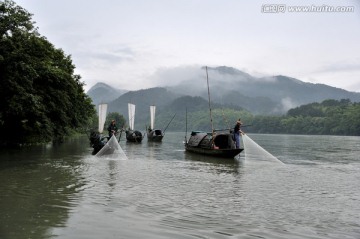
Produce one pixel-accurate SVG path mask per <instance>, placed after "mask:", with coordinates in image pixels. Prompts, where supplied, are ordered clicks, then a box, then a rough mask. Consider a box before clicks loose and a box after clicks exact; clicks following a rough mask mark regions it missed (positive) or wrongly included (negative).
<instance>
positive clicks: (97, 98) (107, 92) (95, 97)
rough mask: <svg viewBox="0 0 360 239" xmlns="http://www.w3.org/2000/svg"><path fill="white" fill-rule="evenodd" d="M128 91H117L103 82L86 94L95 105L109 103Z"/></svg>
mask: <svg viewBox="0 0 360 239" xmlns="http://www.w3.org/2000/svg"><path fill="white" fill-rule="evenodd" d="M126 92H127V90H120V89H116V88H114V87H112V86H109V85H108V84H105V83H103V82H99V83H96V84H95V85H94V86H93V87H91V88H90V89H89V90H88V92H87V93H86V94H87V95H88V96H90V98H91V99H92V101H93V104H95V105H98V104H100V103H109V102H111V101H113V100H115V99H116V98H118V97H119V96H120V95H122V94H124V93H126Z"/></svg>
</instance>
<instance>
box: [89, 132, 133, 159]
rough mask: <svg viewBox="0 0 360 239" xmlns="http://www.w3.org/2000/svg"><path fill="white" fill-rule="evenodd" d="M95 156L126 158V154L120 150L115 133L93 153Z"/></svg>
mask: <svg viewBox="0 0 360 239" xmlns="http://www.w3.org/2000/svg"><path fill="white" fill-rule="evenodd" d="M95 156H96V157H102V158H110V159H120V160H126V159H128V158H127V157H126V154H125V153H124V151H123V150H122V148H121V146H120V144H119V142H118V141H117V139H116V137H115V135H113V136H111V138H110V139H109V141H108V142H107V143H106V144H105V145H104V146H103V147H102V148H101V150H100V151H99V152H98V153H97V154H96V155H95Z"/></svg>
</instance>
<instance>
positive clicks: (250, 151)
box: [242, 134, 284, 164]
mask: <svg viewBox="0 0 360 239" xmlns="http://www.w3.org/2000/svg"><path fill="white" fill-rule="evenodd" d="M242 139H243V143H244V148H245V150H244V151H245V160H252V159H253V160H264V161H276V162H278V163H281V164H284V163H283V162H281V161H280V160H279V159H277V158H276V157H275V156H274V155H272V154H271V153H269V152H268V151H266V150H265V149H264V148H262V147H261V146H260V145H258V144H257V143H256V142H255V141H253V140H252V139H251V138H250V137H249V136H247V135H246V134H244V135H242Z"/></svg>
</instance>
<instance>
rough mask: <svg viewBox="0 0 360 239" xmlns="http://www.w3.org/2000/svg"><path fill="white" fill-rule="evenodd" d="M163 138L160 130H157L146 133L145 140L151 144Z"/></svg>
mask: <svg viewBox="0 0 360 239" xmlns="http://www.w3.org/2000/svg"><path fill="white" fill-rule="evenodd" d="M163 138H164V134H163V133H162V131H161V130H158V129H156V130H151V131H148V133H147V139H148V141H151V142H161V141H162V139H163Z"/></svg>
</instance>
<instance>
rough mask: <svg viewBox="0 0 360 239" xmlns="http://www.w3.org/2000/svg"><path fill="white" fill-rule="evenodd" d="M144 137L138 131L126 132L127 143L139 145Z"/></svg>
mask: <svg viewBox="0 0 360 239" xmlns="http://www.w3.org/2000/svg"><path fill="white" fill-rule="evenodd" d="M143 138H144V136H143V135H142V133H141V132H140V131H138V130H128V131H126V140H127V141H128V142H134V143H141V141H142V140H143Z"/></svg>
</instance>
